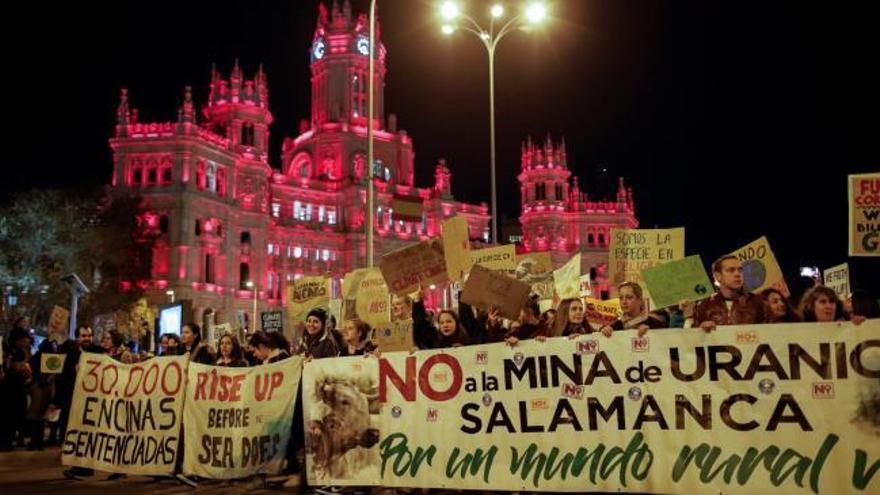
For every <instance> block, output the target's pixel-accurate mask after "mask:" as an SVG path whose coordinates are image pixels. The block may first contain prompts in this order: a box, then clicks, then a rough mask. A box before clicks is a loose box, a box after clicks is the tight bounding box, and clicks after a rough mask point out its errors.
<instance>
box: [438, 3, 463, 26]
mask: <svg viewBox="0 0 880 495" xmlns="http://www.w3.org/2000/svg"><path fill="white" fill-rule="evenodd" d="M460 12H461V11H460V10H459V9H458V5H457V4H456V3H455V2H443V4H442V5H441V6H440V15H441V16H442V17H443V18H444V19H446V20H447V21H451V20H453V19H455V18H456V17H458V14H459V13H460Z"/></svg>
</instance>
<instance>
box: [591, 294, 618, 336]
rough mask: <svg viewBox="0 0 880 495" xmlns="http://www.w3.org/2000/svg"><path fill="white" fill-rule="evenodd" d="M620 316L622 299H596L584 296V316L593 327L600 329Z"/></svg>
mask: <svg viewBox="0 0 880 495" xmlns="http://www.w3.org/2000/svg"><path fill="white" fill-rule="evenodd" d="M619 316H620V299H618V298H614V299H606V300H604V301H603V300H601V299H594V298H592V297H585V298H584V318H586V319H587V322H588V323H589V324H590V326H591V327H593V330H599V329H600V328H602V327H604V326H605V325H610V324H611V323H612V322H613V321H614V320H616V319H617V318H618V317H619Z"/></svg>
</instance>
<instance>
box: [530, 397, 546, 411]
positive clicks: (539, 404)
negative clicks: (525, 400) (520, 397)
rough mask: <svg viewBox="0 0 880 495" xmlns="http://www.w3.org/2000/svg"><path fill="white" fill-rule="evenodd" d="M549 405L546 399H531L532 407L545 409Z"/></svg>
mask: <svg viewBox="0 0 880 495" xmlns="http://www.w3.org/2000/svg"><path fill="white" fill-rule="evenodd" d="M548 407H550V404H548V403H547V399H532V409H547V408H548Z"/></svg>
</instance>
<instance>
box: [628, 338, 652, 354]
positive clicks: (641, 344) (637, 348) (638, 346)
mask: <svg viewBox="0 0 880 495" xmlns="http://www.w3.org/2000/svg"><path fill="white" fill-rule="evenodd" d="M650 348H651V346H650V345H649V343H648V337H633V339H632V351H633V352H648V349H650Z"/></svg>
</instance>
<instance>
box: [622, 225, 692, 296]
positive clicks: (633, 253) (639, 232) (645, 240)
mask: <svg viewBox="0 0 880 495" xmlns="http://www.w3.org/2000/svg"><path fill="white" fill-rule="evenodd" d="M682 258H684V228H683V227H679V228H674V229H611V245H610V246H609V248H608V270H609V272H608V273H609V274H608V278H609V282H610V283H611V286H612V287H617V286H618V285H620V284H621V283H623V282H636V283H639V284H642V282H643V280H642V270H644V269H645V268H650V267H652V266H657V265H660V264H663V263H666V262H669V261H674V260H680V259H682Z"/></svg>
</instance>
